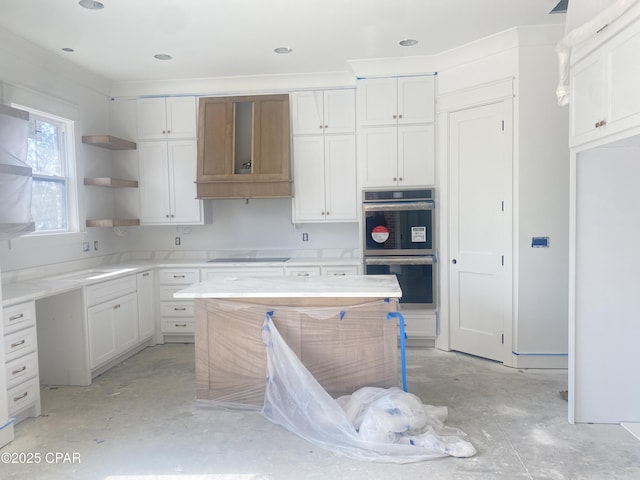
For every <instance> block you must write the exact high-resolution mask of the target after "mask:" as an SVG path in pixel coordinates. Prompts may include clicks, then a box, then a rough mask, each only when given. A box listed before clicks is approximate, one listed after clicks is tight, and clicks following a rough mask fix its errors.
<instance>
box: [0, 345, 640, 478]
mask: <svg viewBox="0 0 640 480" xmlns="http://www.w3.org/2000/svg"><path fill="white" fill-rule="evenodd" d="M407 371H408V384H409V391H411V392H412V393H415V394H417V395H418V396H420V397H421V398H422V401H423V402H424V403H427V404H432V405H446V406H448V407H449V419H448V421H447V425H449V426H452V427H458V428H460V429H462V430H463V431H465V432H466V433H467V437H466V439H467V440H469V441H471V442H472V443H473V444H474V446H475V447H476V449H477V450H478V454H477V455H476V456H475V457H473V458H468V459H457V458H443V459H438V460H432V461H427V462H421V463H413V464H405V465H392V464H380V463H368V462H361V461H356V460H352V459H348V458H345V457H341V456H337V455H335V454H333V453H331V452H328V451H326V450H323V449H322V448H320V447H317V446H315V445H312V444H309V443H307V442H306V441H304V440H301V439H300V438H298V437H296V436H295V435H292V434H290V433H289V432H287V431H285V430H284V429H282V428H281V427H279V426H277V425H274V424H272V423H270V422H269V421H267V420H265V419H264V418H263V417H262V416H261V415H260V414H258V413H251V412H242V411H226V410H219V409H213V408H210V407H203V406H201V405H199V404H198V403H196V402H195V401H194V381H195V380H194V360H193V345H162V346H156V347H150V348H147V349H146V350H144V351H142V352H141V353H140V354H138V355H136V356H135V357H133V358H131V359H129V360H127V361H126V362H124V363H122V364H120V365H119V366H117V367H115V368H113V369H111V370H110V371H108V372H107V373H105V374H104V375H102V376H100V377H98V378H97V379H95V381H94V383H93V384H92V385H91V386H89V387H59V388H50V387H43V389H42V412H43V414H42V416H41V417H39V418H35V419H28V420H25V421H24V422H22V423H20V424H19V425H17V427H16V439H15V441H14V442H12V443H11V444H9V445H7V446H6V447H4V448H3V449H0V452H1V453H3V454H5V453H6V452H23V453H27V454H36V453H38V454H39V455H40V458H41V460H40V463H37V464H33V463H32V464H2V465H0V477H2V479H4V480H7V479H12V478H20V479H24V478H30V479H99V480H107V479H108V480H125V479H135V480H142V479H161V480H170V479H176V480H196V479H211V480H258V479H261V480H262V479H264V480H274V479H296V480H299V479H322V480H326V479H367V480H377V479H385V480H388V479H392V478H405V479H410V478H415V479H421V478H429V479H430V480H442V479H456V480H468V479H474V480H485V479H486V480H488V479H491V480H495V479H509V480H517V479H536V480H543V479H544V480H547V479H549V480H562V479H567V480H569V479H570V480H576V479H594V480H595V479H598V480H601V479H637V478H640V441H639V440H638V439H636V438H635V437H633V436H632V435H631V434H630V433H628V432H627V431H626V430H625V429H624V428H622V427H620V426H617V425H569V424H568V423H567V420H566V418H567V403H566V402H565V401H564V400H562V398H561V397H560V395H559V391H560V390H564V389H566V388H567V384H566V376H567V373H566V371H564V370H515V369H511V368H507V367H504V366H502V365H500V364H496V363H493V362H489V361H485V360H482V359H478V358H474V357H471V356H467V355H462V354H457V353H447V352H442V351H438V350H434V349H427V350H409V351H408V354H407ZM55 452H60V453H63V454H68V457H67V458H66V460H68V461H72V460H73V459H74V456H75V458H76V459H79V463H78V462H77V461H76V463H61V462H58V463H55V462H53V463H49V462H51V460H52V459H55V457H52V456H51V455H48V456H47V454H51V453H55ZM34 457H35V455H33V456H32V458H34ZM2 458H4V456H3V457H2ZM61 460H64V458H62V459H61Z"/></svg>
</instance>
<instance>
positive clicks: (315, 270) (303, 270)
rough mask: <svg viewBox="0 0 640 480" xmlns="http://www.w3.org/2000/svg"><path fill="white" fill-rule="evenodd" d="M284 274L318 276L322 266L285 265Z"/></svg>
mask: <svg viewBox="0 0 640 480" xmlns="http://www.w3.org/2000/svg"><path fill="white" fill-rule="evenodd" d="M284 274H285V275H287V276H291V277H317V276H318V275H320V267H285V269H284Z"/></svg>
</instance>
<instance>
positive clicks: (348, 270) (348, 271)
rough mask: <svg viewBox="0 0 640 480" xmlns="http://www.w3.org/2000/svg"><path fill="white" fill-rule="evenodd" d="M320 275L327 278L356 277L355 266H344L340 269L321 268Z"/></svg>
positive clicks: (356, 269) (356, 267)
mask: <svg viewBox="0 0 640 480" xmlns="http://www.w3.org/2000/svg"><path fill="white" fill-rule="evenodd" d="M322 274H323V275H328V276H333V275H337V276H343V275H357V274H358V266H357V265H345V266H342V267H322Z"/></svg>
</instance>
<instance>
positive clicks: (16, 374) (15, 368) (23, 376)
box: [7, 352, 38, 388]
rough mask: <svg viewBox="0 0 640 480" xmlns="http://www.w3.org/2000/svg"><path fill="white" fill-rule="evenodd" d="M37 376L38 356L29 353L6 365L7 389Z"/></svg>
mask: <svg viewBox="0 0 640 480" xmlns="http://www.w3.org/2000/svg"><path fill="white" fill-rule="evenodd" d="M37 376H38V354H37V353H36V352H33V353H30V354H28V355H26V356H24V357H21V358H18V359H16V360H13V361H11V362H9V363H7V387H8V388H13V387H15V386H16V385H19V384H20V383H22V382H24V381H25V380H28V379H30V378H33V377H37Z"/></svg>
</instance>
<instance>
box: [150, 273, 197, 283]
mask: <svg viewBox="0 0 640 480" xmlns="http://www.w3.org/2000/svg"><path fill="white" fill-rule="evenodd" d="M159 279H160V283H168V284H179V285H191V284H192V283H198V282H199V281H200V271H199V270H198V269H182V270H161V271H160V275H159Z"/></svg>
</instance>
